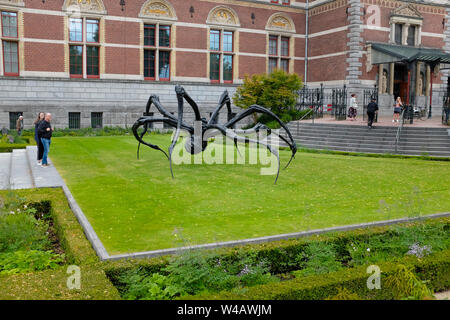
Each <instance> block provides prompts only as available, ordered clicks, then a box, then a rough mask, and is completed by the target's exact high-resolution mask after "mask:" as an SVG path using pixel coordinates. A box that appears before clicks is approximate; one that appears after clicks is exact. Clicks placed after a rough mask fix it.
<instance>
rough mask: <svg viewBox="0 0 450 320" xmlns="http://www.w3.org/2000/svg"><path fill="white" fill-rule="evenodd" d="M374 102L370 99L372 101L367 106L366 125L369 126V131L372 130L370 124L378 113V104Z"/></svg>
mask: <svg viewBox="0 0 450 320" xmlns="http://www.w3.org/2000/svg"><path fill="white" fill-rule="evenodd" d="M375 101H376V100H375V99H374V98H372V100H371V101H370V102H369V104H368V105H367V117H368V121H367V125H368V126H369V129H372V123H373V120H374V119H375V113H377V112H378V104H377V103H376V102H375Z"/></svg>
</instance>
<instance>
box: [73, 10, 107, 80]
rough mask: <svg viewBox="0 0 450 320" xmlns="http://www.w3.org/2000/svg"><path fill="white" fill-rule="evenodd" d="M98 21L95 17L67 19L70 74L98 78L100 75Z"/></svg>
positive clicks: (77, 76)
mask: <svg viewBox="0 0 450 320" xmlns="http://www.w3.org/2000/svg"><path fill="white" fill-rule="evenodd" d="M99 26H100V22H99V20H96V19H90V18H89V19H88V18H71V19H70V20H69V55H70V76H71V77H73V78H83V76H84V75H86V77H87V78H98V77H99V76H100V68H99V65H100V62H99V61H100V32H99V29H100V27H99Z"/></svg>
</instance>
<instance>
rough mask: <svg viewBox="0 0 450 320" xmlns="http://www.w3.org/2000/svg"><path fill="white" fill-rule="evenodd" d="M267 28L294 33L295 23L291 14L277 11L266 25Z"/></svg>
mask: <svg viewBox="0 0 450 320" xmlns="http://www.w3.org/2000/svg"><path fill="white" fill-rule="evenodd" d="M266 30H270V31H284V32H292V33H294V32H295V25H294V22H293V21H292V19H291V18H290V17H289V16H287V15H284V14H282V13H275V14H273V15H272V16H271V17H270V18H269V21H268V22H267V25H266Z"/></svg>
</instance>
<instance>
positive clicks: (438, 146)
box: [288, 122, 450, 157]
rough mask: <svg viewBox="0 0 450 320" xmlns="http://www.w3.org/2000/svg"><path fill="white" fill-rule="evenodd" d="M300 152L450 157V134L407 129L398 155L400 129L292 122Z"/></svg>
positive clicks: (402, 137)
mask: <svg viewBox="0 0 450 320" xmlns="http://www.w3.org/2000/svg"><path fill="white" fill-rule="evenodd" d="M288 127H289V129H290V131H291V133H292V135H293V137H294V140H295V141H296V143H297V145H298V147H299V148H302V147H303V148H308V149H322V150H325V149H326V150H336V151H348V152H362V153H391V154H394V153H396V154H403V155H418V156H420V155H428V156H435V157H450V132H449V130H448V129H446V128H424V127H408V126H404V127H403V129H402V132H401V135H400V140H399V144H398V148H397V152H395V138H396V135H397V129H398V128H397V127H388V126H385V127H383V126H376V127H374V128H373V129H368V127H367V126H356V125H345V124H320V123H316V124H312V123H297V122H290V123H289V124H288Z"/></svg>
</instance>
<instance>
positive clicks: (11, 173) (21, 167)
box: [0, 146, 63, 190]
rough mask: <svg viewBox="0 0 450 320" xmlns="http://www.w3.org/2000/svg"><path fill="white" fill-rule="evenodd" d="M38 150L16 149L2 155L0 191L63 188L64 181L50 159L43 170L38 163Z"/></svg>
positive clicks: (31, 148) (0, 157)
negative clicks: (47, 165)
mask: <svg viewBox="0 0 450 320" xmlns="http://www.w3.org/2000/svg"><path fill="white" fill-rule="evenodd" d="M36 153H37V148H36V147H35V146H30V147H27V148H26V149H15V150H13V152H10V153H0V190H8V189H11V190H17V189H32V188H54V187H61V186H62V185H63V180H62V178H61V176H60V175H59V173H58V171H57V170H56V168H55V167H54V166H53V164H52V162H51V160H50V159H49V161H48V162H49V164H50V166H49V167H47V168H42V167H41V166H40V165H38V164H37V161H36Z"/></svg>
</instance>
